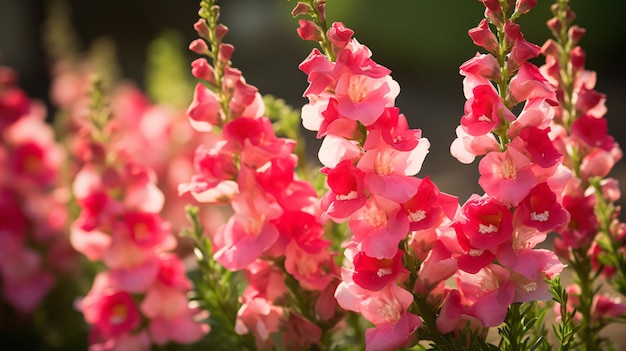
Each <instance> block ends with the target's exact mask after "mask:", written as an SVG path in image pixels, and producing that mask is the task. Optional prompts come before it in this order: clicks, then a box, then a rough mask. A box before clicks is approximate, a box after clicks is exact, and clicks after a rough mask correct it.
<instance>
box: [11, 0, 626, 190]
mask: <svg viewBox="0 0 626 351" xmlns="http://www.w3.org/2000/svg"><path fill="white" fill-rule="evenodd" d="M66 2H67V3H68V4H69V6H68V7H67V9H66V10H65V12H66V15H67V16H68V19H69V24H70V25H71V27H72V28H73V30H74V32H75V35H76V44H77V46H78V50H79V51H80V50H86V49H87V48H88V47H89V46H90V44H91V43H93V42H94V41H95V40H96V39H97V38H100V37H102V36H106V37H108V38H110V39H111V40H112V42H113V43H114V44H115V48H116V49H115V52H116V55H117V59H118V62H119V67H120V72H119V73H120V75H121V76H122V77H124V78H128V79H131V80H133V81H135V82H136V83H137V84H138V85H140V86H142V85H143V82H144V79H145V63H146V59H147V57H146V49H147V47H148V44H149V43H150V42H151V41H152V40H153V39H155V38H156V37H157V36H158V35H160V34H161V33H162V32H163V31H164V30H166V29H171V30H174V31H176V32H178V33H179V34H180V36H181V38H182V40H181V48H180V50H181V52H184V54H185V55H186V57H187V58H188V62H191V61H192V60H193V59H194V58H195V57H196V56H195V55H194V54H192V53H190V52H187V50H186V45H187V43H188V42H190V41H191V40H193V39H195V38H196V35H195V32H194V31H193V28H192V24H193V23H194V22H195V21H196V20H197V9H198V1H197V0H178V1H165V0H125V1H122V0H107V1H93V0H67V1H66ZM551 3H552V1H547V0H539V4H538V5H537V7H536V8H535V9H533V11H531V13H530V14H529V15H527V16H524V17H523V18H522V19H520V21H519V23H520V24H521V25H522V31H523V33H524V34H525V36H526V38H527V40H529V41H530V42H533V43H535V44H538V45H541V44H542V43H543V42H544V41H545V40H546V39H547V38H548V37H549V36H550V33H549V31H548V29H547V28H546V26H545V22H546V21H547V20H548V19H549V18H550V17H551V16H552V15H551V13H550V10H549V6H550V4H551ZM570 3H571V6H572V8H573V10H574V11H575V12H576V14H577V19H576V21H575V23H577V24H578V25H580V26H582V27H585V28H587V34H586V36H585V37H584V38H583V40H582V41H581V43H580V45H581V46H582V47H583V49H584V50H585V51H586V52H587V63H586V67H587V69H589V70H595V71H597V72H598V85H597V90H598V91H600V92H603V93H606V94H607V98H608V99H607V106H608V111H609V112H608V115H607V119H608V122H609V128H610V133H611V134H612V135H613V136H615V138H616V139H617V140H618V142H620V144H621V145H622V147H624V145H626V139H625V137H626V118H624V117H623V114H624V113H625V112H626V84H625V82H626V70H625V69H624V67H623V65H624V63H623V62H624V54H625V51H626V34H624V33H626V31H624V29H623V27H621V24H623V16H624V13H626V2H623V1H621V0H572V1H571V2H570ZM48 4H49V3H47V2H46V1H35V0H0V63H2V64H4V65H9V66H12V67H14V68H16V69H17V70H18V73H19V75H20V79H21V84H22V86H23V87H24V89H25V90H26V91H27V92H28V93H29V94H30V95H31V96H33V97H36V98H38V99H41V100H44V101H46V100H48V96H47V94H48V93H47V91H48V90H47V89H48V85H49V83H50V78H49V71H50V65H49V60H47V57H48V55H47V53H48V52H47V50H46V49H45V45H43V40H42V32H43V30H44V28H45V27H44V24H45V23H46V21H47V18H48V10H47V8H48ZM220 4H221V6H222V22H223V23H224V24H226V25H227V26H228V27H229V28H230V29H231V31H230V33H229V34H228V36H227V37H226V38H225V41H226V42H229V43H232V44H234V45H235V48H236V50H235V53H234V55H233V59H232V60H233V64H234V66H235V67H238V68H240V69H241V70H242V71H243V73H244V76H245V77H246V79H247V81H248V82H249V83H251V84H253V85H255V86H257V87H258V88H259V90H260V92H261V93H262V94H272V95H275V96H277V97H280V98H283V99H285V100H286V101H287V102H288V103H289V104H290V105H292V106H294V107H296V108H299V107H300V106H302V105H303V104H304V103H306V100H305V99H303V98H302V96H301V95H302V92H303V91H304V89H305V88H306V85H307V84H306V76H305V75H304V74H303V73H302V72H300V71H299V70H298V68H297V66H298V64H299V63H300V62H301V61H302V60H303V59H304V58H305V57H306V56H307V55H308V53H309V52H310V50H311V48H312V47H313V43H312V42H303V41H301V40H300V39H299V38H298V36H297V35H296V32H295V28H296V27H297V21H296V20H294V19H292V18H291V16H290V11H291V9H292V8H293V6H295V4H296V2H295V1H291V2H288V1H287V0H224V1H222V2H220ZM383 4H384V5H383ZM483 9H484V8H483V6H482V4H481V3H480V2H478V1H475V0H449V1H442V0H393V1H384V2H383V1H380V0H329V1H328V3H327V12H328V16H329V20H330V21H334V20H339V21H343V22H344V23H345V24H346V26H348V27H350V28H352V29H354V30H355V32H356V37H357V39H358V40H359V41H360V42H361V43H363V44H366V45H368V46H369V47H370V48H371V50H372V51H373V53H374V55H373V58H374V60H376V61H377V62H378V63H380V64H382V65H384V66H387V67H388V68H390V69H391V70H392V75H393V77H394V79H396V80H397V81H398V82H399V83H400V86H401V88H402V91H401V93H400V96H399V98H398V99H397V101H396V102H397V106H398V107H400V109H401V111H402V112H403V113H404V114H405V115H406V116H407V118H408V119H409V122H410V124H411V127H413V128H421V129H422V130H423V134H424V136H426V137H427V138H429V139H430V141H431V143H432V146H431V151H430V155H429V156H428V157H427V159H426V162H425V165H424V169H423V170H422V172H420V175H421V176H424V175H426V174H430V175H431V177H432V178H433V179H434V180H435V182H436V183H437V184H438V185H439V187H440V188H441V189H442V190H443V191H445V192H448V193H451V194H455V195H458V196H459V198H460V200H461V202H464V201H465V199H466V198H467V197H468V196H469V195H470V194H471V193H472V192H481V190H480V188H478V185H477V179H478V172H477V163H476V162H475V163H474V164H471V165H463V164H461V163H459V162H458V161H456V160H455V159H454V158H452V157H451V156H450V155H449V145H450V143H451V142H452V140H453V139H454V137H455V134H454V130H455V128H456V126H457V125H458V123H459V119H460V117H461V115H462V113H463V103H464V98H463V94H462V90H461V82H462V77H461V76H460V75H459V74H458V67H459V65H461V64H462V63H463V62H464V61H465V60H467V59H469V58H471V57H472V56H473V55H474V54H475V53H476V52H477V51H478V49H479V48H478V47H476V46H474V45H473V43H472V42H471V40H470V39H469V37H468V36H467V30H468V29H470V28H472V27H474V26H476V25H477V24H478V22H479V21H480V20H481V18H482V14H483ZM535 63H536V64H541V63H542V61H541V60H539V61H536V62H535ZM187 74H188V73H187ZM191 96H192V95H191V92H190V93H189V100H191ZM307 135H309V136H311V137H313V134H312V133H307ZM308 150H309V152H310V156H311V157H316V156H315V152H316V150H317V145H316V144H315V141H311V142H309V144H308ZM625 174H626V166H625V162H624V161H622V162H620V164H619V165H617V166H616V167H615V169H614V171H613V173H612V176H614V177H617V178H619V179H620V180H621V183H622V192H624V184H626V176H625Z"/></svg>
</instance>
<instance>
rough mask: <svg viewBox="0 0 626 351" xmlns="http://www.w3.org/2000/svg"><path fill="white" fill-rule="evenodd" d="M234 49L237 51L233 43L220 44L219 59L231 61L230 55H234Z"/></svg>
mask: <svg viewBox="0 0 626 351" xmlns="http://www.w3.org/2000/svg"><path fill="white" fill-rule="evenodd" d="M233 51H235V47H234V46H232V45H231V44H224V43H222V44H220V54H219V57H218V59H219V60H220V61H221V62H224V63H227V62H229V61H230V57H231V56H232V55H233Z"/></svg>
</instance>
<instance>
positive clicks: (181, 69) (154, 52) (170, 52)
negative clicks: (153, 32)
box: [146, 30, 193, 108]
mask: <svg viewBox="0 0 626 351" xmlns="http://www.w3.org/2000/svg"><path fill="white" fill-rule="evenodd" d="M183 52H185V51H184V45H183V38H182V36H181V35H180V34H179V33H177V32H175V31H173V30H166V31H164V32H163V33H161V34H160V35H159V36H158V37H157V38H156V39H154V40H153V41H152V43H150V45H149V46H148V53H147V58H148V61H147V64H146V88H147V91H148V95H149V96H150V98H151V99H152V100H153V101H154V102H156V103H164V104H169V105H171V106H173V107H176V108H184V107H186V106H187V105H188V104H189V101H190V97H191V96H192V93H193V80H192V77H191V74H190V73H189V64H188V62H187V58H186V57H185V55H183Z"/></svg>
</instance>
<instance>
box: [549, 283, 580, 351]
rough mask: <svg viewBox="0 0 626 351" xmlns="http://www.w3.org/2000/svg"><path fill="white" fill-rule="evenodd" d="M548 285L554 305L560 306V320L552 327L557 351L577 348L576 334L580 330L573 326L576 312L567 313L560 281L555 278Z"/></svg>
mask: <svg viewBox="0 0 626 351" xmlns="http://www.w3.org/2000/svg"><path fill="white" fill-rule="evenodd" d="M548 284H549V285H550V293H551V294H552V297H553V299H554V301H555V302H556V303H558V304H559V305H560V309H559V314H560V317H561V318H560V319H559V323H558V324H554V325H552V329H553V332H554V335H555V336H556V338H557V339H558V340H559V348H558V351H566V350H572V349H574V348H575V347H577V343H576V340H575V338H576V333H577V332H578V330H579V329H580V325H575V324H574V315H575V314H576V311H568V309H567V300H568V295H567V292H566V291H565V288H564V287H563V285H561V279H560V278H558V277H556V278H554V279H552V280H549V281H548Z"/></svg>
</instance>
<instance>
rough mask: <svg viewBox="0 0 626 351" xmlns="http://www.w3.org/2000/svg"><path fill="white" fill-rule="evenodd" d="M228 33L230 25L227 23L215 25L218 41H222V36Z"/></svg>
mask: <svg viewBox="0 0 626 351" xmlns="http://www.w3.org/2000/svg"><path fill="white" fill-rule="evenodd" d="M226 33H228V27H226V26H225V25H223V24H221V23H220V24H218V25H217V26H216V27H215V35H216V36H217V40H218V41H222V38H224V36H225V35H226Z"/></svg>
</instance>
